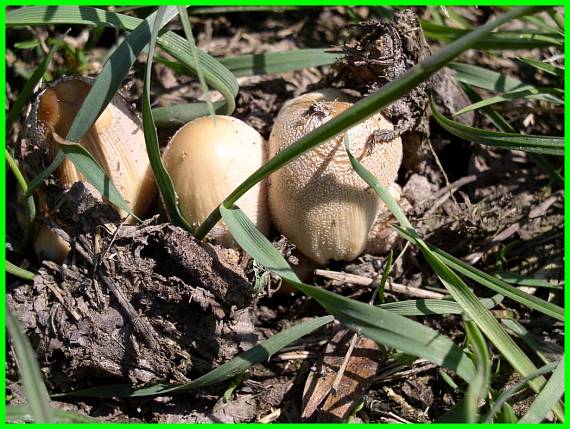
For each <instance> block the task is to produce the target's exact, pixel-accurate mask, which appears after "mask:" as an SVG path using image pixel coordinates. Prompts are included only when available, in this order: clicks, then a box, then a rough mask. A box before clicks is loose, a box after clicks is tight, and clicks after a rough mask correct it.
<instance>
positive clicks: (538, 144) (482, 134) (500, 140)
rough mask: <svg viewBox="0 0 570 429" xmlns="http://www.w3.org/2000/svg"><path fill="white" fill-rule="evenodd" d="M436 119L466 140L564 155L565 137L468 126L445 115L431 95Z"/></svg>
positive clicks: (533, 151) (431, 103) (498, 146)
mask: <svg viewBox="0 0 570 429" xmlns="http://www.w3.org/2000/svg"><path fill="white" fill-rule="evenodd" d="M430 105H431V111H432V114H433V117H434V118H435V120H436V121H437V122H438V123H439V124H440V125H441V126H442V127H443V128H445V129H446V130H447V131H449V132H450V133H451V134H453V135H455V136H457V137H460V138H462V139H465V140H469V141H474V142H476V143H479V144H484V145H487V146H492V147H496V148H499V149H516V150H522V151H525V152H531V153H540V154H546V155H558V156H564V137H554V136H535V135H524V134H516V133H499V132H496V131H488V130H484V129H481V128H474V127H470V126H467V125H465V124H463V123H461V122H458V121H453V120H451V119H448V118H446V117H445V116H443V115H442V114H441V113H440V112H439V111H438V110H437V106H436V105H435V103H434V102H433V99H431V97H430Z"/></svg>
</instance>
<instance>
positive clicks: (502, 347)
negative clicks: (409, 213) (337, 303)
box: [345, 140, 564, 419]
mask: <svg viewBox="0 0 570 429" xmlns="http://www.w3.org/2000/svg"><path fill="white" fill-rule="evenodd" d="M345 146H346V151H347V154H348V156H349V158H350V161H351V163H352V165H353V167H355V170H356V172H357V173H359V174H360V172H361V171H366V169H365V167H364V166H362V164H360V163H359V162H358V161H357V160H356V159H355V158H354V157H353V156H352V154H351V153H350V151H349V149H348V144H347V143H346V140H345ZM360 176H361V177H362V179H363V180H364V181H365V182H366V183H367V184H368V185H369V186H371V187H373V188H374V189H375V190H376V189H378V188H380V189H381V190H382V192H379V193H378V195H379V196H380V198H381V199H382V201H383V202H384V204H386V206H387V207H388V209H391V210H392V208H393V207H395V206H397V204H396V202H395V201H394V199H393V198H392V196H391V195H390V193H389V192H388V191H387V190H386V189H384V187H383V186H382V185H380V183H379V182H378V180H377V179H376V178H375V177H374V176H372V175H371V174H370V173H369V174H368V175H362V174H361V175H360ZM392 214H393V215H394V216H395V217H396V219H398V221H400V218H402V217H403V219H402V220H403V221H404V225H403V226H404V228H405V229H406V230H407V231H412V232H411V233H409V235H408V237H409V238H408V237H406V238H408V240H410V241H411V242H412V243H413V244H415V245H416V246H418V248H419V249H420V251H421V252H422V254H423V256H424V258H425V259H426V260H427V261H428V263H429V264H430V266H431V267H432V269H433V270H434V272H435V273H436V274H437V276H438V277H439V279H440V281H441V282H442V283H443V285H444V286H445V288H446V289H447V290H448V291H449V293H450V294H451V296H452V297H453V299H454V300H455V301H456V302H457V303H458V304H459V305H460V306H461V307H462V308H463V309H464V311H465V313H466V315H467V316H468V317H469V318H470V319H472V320H473V321H474V322H475V323H476V324H477V326H478V327H479V329H481V331H482V332H483V333H484V334H485V335H486V337H487V338H488V339H489V340H490V341H491V343H493V345H494V346H495V347H496V348H497V350H499V352H500V353H501V354H502V355H503V356H504V357H505V359H506V360H507V361H508V362H509V364H510V365H511V366H512V367H513V368H514V369H515V370H516V371H518V372H519V373H520V374H521V375H522V376H526V375H528V374H530V373H531V372H532V371H534V370H535V369H536V367H535V366H534V364H533V363H532V361H531V360H530V359H529V358H528V356H526V355H525V354H524V353H523V351H522V350H521V349H520V348H519V347H518V346H517V344H516V343H515V342H514V341H513V339H512V338H511V337H510V336H509V335H508V334H507V333H506V331H505V330H504V329H503V328H502V327H501V325H500V324H499V322H498V321H497V319H495V318H494V317H493V315H492V314H491V312H490V311H489V310H487V309H486V308H485V307H484V306H483V305H482V304H481V302H480V301H479V300H478V299H477V297H476V296H475V294H474V293H473V291H471V289H469V287H468V286H467V285H466V284H465V283H464V282H463V280H462V279H461V278H460V277H459V276H458V275H457V274H456V273H455V272H454V271H452V270H451V269H450V268H449V267H448V266H447V265H446V264H445V263H444V262H443V261H442V260H441V259H440V258H439V256H438V255H436V254H435V253H434V252H432V251H431V249H430V248H429V247H428V245H427V244H426V243H425V242H424V241H423V240H422V239H421V238H419V236H418V235H417V233H416V232H415V231H414V230H413V228H411V226H409V225H410V223H409V221H408V220H407V219H406V218H405V215H403V213H401V211H398V210H394V211H393V212H392ZM400 223H402V222H401V221H400ZM544 383H545V380H544V378H537V379H535V380H533V381H531V382H530V385H531V387H532V388H533V389H534V390H535V392H538V391H540V389H541V388H542V386H543V385H544ZM555 412H556V414H557V416H558V417H559V418H560V419H563V417H564V416H563V411H562V409H561V407H560V406H559V405H557V406H556V408H555Z"/></svg>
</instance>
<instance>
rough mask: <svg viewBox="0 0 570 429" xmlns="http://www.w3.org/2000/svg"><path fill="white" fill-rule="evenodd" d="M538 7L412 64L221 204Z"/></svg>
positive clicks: (515, 12) (214, 217)
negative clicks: (491, 33)
mask: <svg viewBox="0 0 570 429" xmlns="http://www.w3.org/2000/svg"><path fill="white" fill-rule="evenodd" d="M538 10H540V8H539V7H522V8H513V9H512V10H510V11H509V12H507V13H505V14H503V15H501V16H499V17H498V18H496V19H495V20H493V21H489V22H487V23H485V24H484V25H482V26H481V27H479V28H478V29H477V30H474V31H472V32H470V33H469V34H466V35H465V36H463V37H461V38H460V39H458V40H456V41H455V42H453V43H451V44H450V45H448V46H446V47H445V48H443V49H442V50H441V51H439V52H437V53H436V54H434V55H431V56H430V57H428V58H427V59H426V60H424V61H423V62H422V63H421V64H418V65H416V66H415V67H413V68H412V69H410V70H409V71H408V72H407V73H405V74H404V75H402V76H401V77H400V78H398V79H396V80H394V81H392V82H389V83H388V84H386V85H385V86H383V87H382V88H381V89H380V90H378V91H376V92H375V93H374V94H372V95H370V96H368V97H365V98H364V99H362V100H360V101H358V102H357V103H356V104H354V106H352V107H350V108H349V109H347V110H345V111H344V112H342V113H340V114H339V115H337V116H336V117H335V118H334V119H332V120H330V121H328V122H326V123H325V124H323V125H321V126H320V127H318V128H316V129H314V130H313V131H311V132H310V133H308V134H307V135H305V136H304V137H302V138H300V139H299V140H297V141H296V142H295V143H294V144H292V145H290V146H289V147H287V148H286V149H284V150H282V151H281V152H279V154H277V155H276V156H275V157H273V158H271V159H270V160H268V161H267V162H266V163H265V164H264V165H263V166H262V167H260V168H259V169H258V170H256V171H255V172H253V173H252V174H251V175H250V176H249V177H248V178H247V179H246V180H245V181H244V182H243V183H241V184H240V185H239V186H238V187H237V188H236V189H235V190H234V191H233V192H232V193H231V194H230V195H229V196H228V197H227V198H226V199H225V200H224V204H225V205H226V207H231V206H232V205H233V204H235V203H236V201H237V200H238V199H239V198H240V197H241V196H242V195H243V194H245V193H246V192H247V191H248V190H249V189H251V188H252V187H253V186H255V184H256V183H258V182H259V181H260V180H262V179H263V178H264V177H265V176H267V175H268V174H271V173H272V172H274V171H276V170H277V169H279V168H280V167H282V166H283V165H285V164H287V163H289V162H291V161H293V160H294V159H296V158H297V157H299V156H301V155H302V154H303V153H304V152H306V151H308V150H309V149H312V148H313V147H315V146H317V145H319V144H320V143H322V142H324V141H326V140H327V139H329V138H331V137H334V136H335V135H337V134H339V133H340V132H342V131H344V130H347V129H349V128H350V127H353V126H354V125H356V124H358V123H360V122H362V121H364V120H365V119H366V118H368V117H370V116H371V115H373V114H374V113H376V112H377V111H378V110H380V109H381V108H383V107H385V106H386V105H388V104H389V103H391V102H393V101H395V100H397V99H399V98H400V97H401V96H402V95H404V94H406V93H407V92H408V91H410V90H411V89H412V88H415V87H416V86H417V85H419V84H420V83H421V82H423V81H425V80H426V79H428V78H429V77H430V76H431V75H432V74H433V73H435V72H436V71H438V70H439V69H441V68H442V67H444V66H445V65H446V64H447V63H449V62H450V61H451V60H453V59H454V58H455V57H457V56H458V55H459V54H461V53H462V52H463V51H465V50H466V49H469V48H470V47H472V46H473V45H474V44H475V43H476V42H477V40H479V39H481V38H482V37H484V36H485V35H486V34H488V33H489V32H491V31H493V30H494V29H495V28H497V27H498V26H500V25H502V24H504V23H506V22H509V21H510V20H512V19H515V18H518V17H520V16H523V15H526V14H530V13H534V12H537V11H538ZM219 220H220V211H219V209H216V210H214V211H213V212H212V213H210V215H209V216H208V218H207V219H206V220H205V221H204V222H203V223H202V225H200V227H199V228H198V230H197V231H196V237H197V238H198V239H203V238H204V237H205V236H206V234H207V233H208V232H209V231H210V229H212V227H213V226H214V225H215V224H216V223H217V222H218V221H219Z"/></svg>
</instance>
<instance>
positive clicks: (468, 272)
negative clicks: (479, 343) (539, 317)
mask: <svg viewBox="0 0 570 429" xmlns="http://www.w3.org/2000/svg"><path fill="white" fill-rule="evenodd" d="M394 228H395V229H396V230H397V231H398V232H399V233H400V234H401V235H402V236H403V237H404V238H406V239H408V240H413V239H414V237H413V236H411V235H409V234H408V233H407V231H405V230H403V229H400V228H398V227H394ZM429 248H430V250H431V251H432V252H434V253H435V254H436V255H437V256H438V257H439V258H441V260H442V261H443V262H445V264H447V265H448V266H449V267H450V268H452V269H454V270H455V271H457V272H458V273H460V274H462V275H464V276H465V277H468V278H470V279H471V280H474V281H476V282H477V283H479V284H480V285H483V286H485V287H487V288H489V289H491V290H493V291H494V292H496V293H499V294H501V295H503V296H505V297H507V298H510V299H512V300H513V301H516V302H519V303H521V304H523V305H525V306H527V307H529V308H532V309H533V310H536V311H539V312H541V313H543V314H546V315H547V316H550V317H553V318H555V319H557V320H560V321H564V309H562V308H560V307H559V306H557V305H555V304H552V303H550V302H548V301H545V300H543V299H540V298H538V297H536V296H534V295H530V294H528V293H526V292H523V291H522V290H520V289H518V288H516V287H513V286H511V285H510V284H508V283H506V282H504V281H502V280H500V279H498V278H496V277H493V276H492V275H490V274H487V273H485V272H484V271H481V270H479V269H477V268H475V267H473V266H471V265H469V264H467V263H465V262H463V261H462V260H461V259H458V258H456V257H454V256H452V255H450V254H449V253H447V252H445V251H443V250H441V249H439V248H437V247H435V246H429Z"/></svg>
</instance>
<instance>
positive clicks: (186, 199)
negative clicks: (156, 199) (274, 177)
mask: <svg viewBox="0 0 570 429" xmlns="http://www.w3.org/2000/svg"><path fill="white" fill-rule="evenodd" d="M264 144H265V141H264V139H263V137H262V136H261V135H260V134H259V133H258V132H257V131H256V130H255V129H254V128H252V127H250V126H249V125H247V124H246V123H245V122H243V121H241V120H239V119H237V118H234V117H231V116H221V115H218V116H216V117H215V120H214V119H213V118H211V117H209V116H207V117H202V118H198V119H194V120H192V121H190V122H188V123H187V124H186V125H184V126H183V127H182V128H180V129H179V130H178V131H177V132H176V134H175V135H174V136H173V137H172V139H171V140H170V143H169V144H168V147H167V148H166V150H165V152H164V155H163V161H164V165H165V167H166V169H167V171H168V173H169V174H170V178H171V179H172V182H173V184H174V187H175V189H176V193H177V194H178V201H179V205H180V209H181V212H182V214H183V215H184V216H185V217H186V219H187V220H188V221H189V222H191V223H193V224H195V225H197V224H200V223H201V222H203V221H204V220H205V219H206V217H207V216H208V215H209V214H210V213H211V212H212V210H214V209H215V208H216V207H218V206H219V205H220V203H221V202H222V201H223V200H224V199H225V198H226V197H227V196H228V195H229V194H230V193H231V192H232V191H233V190H234V189H235V188H236V187H237V186H238V185H239V184H240V183H242V182H243V181H244V180H245V179H246V178H247V177H249V175H251V173H253V172H254V171H255V170H257V169H258V168H259V167H261V165H263V163H264V161H265V156H264ZM237 205H238V206H239V207H240V208H241V209H242V210H243V211H244V212H245V213H246V214H247V215H248V216H249V218H250V219H251V220H252V221H253V223H254V224H255V225H256V226H257V228H258V229H259V230H261V232H263V233H264V234H267V232H268V230H269V215H268V213H267V195H266V188H265V184H264V183H258V184H257V185H255V186H254V187H253V188H251V189H250V190H249V191H248V192H246V193H245V194H244V195H243V196H242V197H241V198H240V199H239V200H238V201H237ZM209 235H210V237H211V238H213V239H215V240H217V241H219V242H221V243H222V244H224V245H226V246H228V247H229V246H233V245H234V244H235V243H234V242H233V239H232V237H231V234H230V233H229V231H227V228H226V227H225V225H224V224H223V221H220V222H218V224H217V225H216V227H215V228H214V229H213V230H212V231H211V233H210V234H209Z"/></svg>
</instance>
